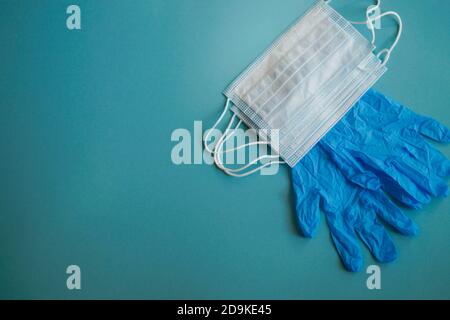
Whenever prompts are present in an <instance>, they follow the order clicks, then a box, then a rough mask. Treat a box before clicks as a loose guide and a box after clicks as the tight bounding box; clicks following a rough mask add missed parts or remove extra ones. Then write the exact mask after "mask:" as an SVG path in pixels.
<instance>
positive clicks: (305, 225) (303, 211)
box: [292, 155, 320, 238]
mask: <svg viewBox="0 0 450 320" xmlns="http://www.w3.org/2000/svg"><path fill="white" fill-rule="evenodd" d="M307 157H308V159H303V160H302V162H301V163H299V164H298V165H297V166H295V167H294V168H293V169H292V189H293V191H294V199H295V212H296V220H297V224H298V227H299V228H300V230H301V232H302V234H303V235H304V236H305V237H308V238H311V237H313V236H314V234H315V232H316V230H317V226H318V225H319V222H320V208H319V205H320V194H319V191H318V186H317V180H316V178H315V177H314V176H313V175H312V174H311V173H310V172H309V170H308V169H307V168H306V167H305V166H304V163H305V162H306V161H307V160H313V159H312V158H311V156H310V155H307Z"/></svg>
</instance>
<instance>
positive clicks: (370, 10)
mask: <svg viewBox="0 0 450 320" xmlns="http://www.w3.org/2000/svg"><path fill="white" fill-rule="evenodd" d="M331 1H332V0H324V2H325V3H326V4H330V3H331ZM380 6H381V0H377V4H376V5H375V6H373V7H368V8H367V11H366V21H349V22H350V23H352V24H366V25H367V26H368V27H369V29H370V32H371V33H372V45H374V46H375V41H376V32H375V27H374V25H373V24H374V22H375V21H377V20H380V19H381V18H383V17H385V16H393V17H394V18H396V20H397V22H398V32H397V37H396V38H395V41H394V43H393V44H392V45H391V47H390V48H386V49H383V50H381V51H380V52H378V54H377V58H378V59H380V60H381V57H382V56H383V55H384V58H383V59H382V60H383V62H382V64H381V65H382V66H385V65H386V64H387V62H388V61H389V59H390V57H391V53H392V51H393V50H394V49H395V47H396V46H397V44H398V42H399V40H400V38H401V35H402V32H403V21H402V18H401V17H400V15H399V14H398V13H397V12H395V11H387V12H383V13H381V14H379V15H377V16H375V17H371V16H370V14H371V13H373V12H374V11H375V10H377V9H379V8H380Z"/></svg>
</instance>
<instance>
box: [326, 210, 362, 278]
mask: <svg viewBox="0 0 450 320" xmlns="http://www.w3.org/2000/svg"><path fill="white" fill-rule="evenodd" d="M326 217H327V223H328V227H329V229H330V233H331V237H332V239H333V242H334V245H335V247H336V251H337V252H338V254H339V257H340V258H341V261H342V263H343V264H344V267H345V268H346V269H347V270H348V271H352V272H356V271H360V270H361V267H362V264H363V258H362V254H361V249H360V246H359V244H358V239H357V236H356V234H355V231H354V230H353V228H352V227H351V226H349V225H348V224H347V223H346V222H345V221H344V219H343V213H342V212H338V213H334V212H332V211H328V212H326Z"/></svg>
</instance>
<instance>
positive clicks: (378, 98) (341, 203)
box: [292, 90, 450, 271]
mask: <svg viewBox="0 0 450 320" xmlns="http://www.w3.org/2000/svg"><path fill="white" fill-rule="evenodd" d="M422 135H425V136H428V137H430V138H432V139H434V140H437V141H442V142H448V141H449V137H450V134H449V131H448V129H446V128H445V127H444V126H442V125H441V124H439V123H438V122H437V121H435V120H433V119H430V118H425V117H422V116H419V115H416V114H415V113H413V112H411V111H409V110H408V109H406V108H405V107H403V106H401V105H399V104H398V103H396V102H393V101H391V100H389V99H388V98H386V97H385V96H383V95H382V94H380V93H378V92H376V91H375V90H370V91H369V92H368V93H366V95H365V96H364V97H363V98H362V99H361V100H360V101H359V102H358V103H357V104H356V105H355V107H354V108H353V109H352V110H351V111H350V112H349V113H348V114H347V115H346V116H345V117H344V119H343V120H341V122H340V123H339V124H337V125H336V126H335V127H334V128H333V130H331V131H330V133H328V134H327V136H326V137H324V138H323V139H322V141H321V142H320V143H319V144H318V145H317V146H316V147H315V148H314V149H313V151H311V152H310V153H309V154H308V155H307V156H306V157H305V158H304V159H303V160H302V161H301V162H300V163H299V164H298V165H297V166H296V168H294V169H293V171H292V176H293V186H294V191H295V196H296V209H297V218H298V223H299V226H300V228H301V229H302V231H303V233H304V234H305V236H312V235H313V234H314V232H315V230H316V228H317V224H318V221H319V217H320V215H319V208H320V207H321V208H322V209H323V211H324V212H325V215H326V217H327V221H328V224H329V226H330V231H331V234H332V238H333V241H334V243H335V245H336V248H337V250H338V252H339V255H340V256H341V258H342V261H343V263H344V265H345V266H346V268H347V269H348V270H351V271H355V270H358V269H359V268H360V267H361V264H362V260H361V254H360V252H359V248H358V246H357V244H356V236H355V233H358V234H359V235H360V237H361V238H362V239H363V241H364V242H365V243H366V244H367V246H368V247H369V249H370V250H371V252H372V253H373V255H374V256H375V258H377V259H378V260H380V261H384V262H386V261H391V260H393V259H394V258H395V255H396V254H395V247H394V245H393V243H392V241H391V240H390V238H389V236H387V234H386V233H385V231H384V229H383V230H382V231H381V229H380V228H373V231H374V233H373V234H372V235H370V232H369V231H368V230H371V229H370V228H367V227H364V226H367V225H370V223H369V222H368V221H371V223H372V225H376V223H375V222H373V221H375V214H374V213H373V212H375V213H377V214H378V215H380V216H381V217H383V218H384V219H385V220H386V221H387V222H388V223H389V224H391V225H392V226H394V227H395V228H396V229H397V230H399V231H400V232H402V233H404V234H415V233H416V232H417V227H416V226H415V225H414V223H412V221H410V220H407V218H406V217H405V216H404V215H403V214H402V213H401V211H399V209H398V208H397V207H396V206H395V205H394V204H393V203H392V202H390V201H389V199H388V198H386V196H385V195H384V193H383V192H382V190H384V191H386V192H387V193H389V194H391V195H392V196H394V197H395V198H396V199H398V200H400V201H401V202H402V203H404V204H407V205H409V206H411V207H419V206H420V205H421V204H422V203H426V202H428V201H429V199H430V197H431V196H444V195H446V194H447V185H446V183H445V181H443V180H442V177H447V176H448V175H449V172H450V162H449V161H448V160H447V159H446V158H445V156H443V155H442V154H441V153H439V152H438V151H437V150H435V149H434V148H433V147H431V146H430V145H429V144H428V143H427V142H426V141H425V140H424V139H423V138H422ZM319 168H320V169H319ZM344 176H345V178H346V179H345V178H344ZM355 212H356V213H355ZM364 212H367V215H368V217H364V216H363V214H364ZM390 213H391V215H390ZM355 217H356V218H355ZM405 226H408V227H405ZM382 240H384V241H382ZM374 244H378V246H375V245H374ZM387 253H390V254H387Z"/></svg>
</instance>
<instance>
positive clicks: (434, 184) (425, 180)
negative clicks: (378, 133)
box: [391, 159, 448, 197]
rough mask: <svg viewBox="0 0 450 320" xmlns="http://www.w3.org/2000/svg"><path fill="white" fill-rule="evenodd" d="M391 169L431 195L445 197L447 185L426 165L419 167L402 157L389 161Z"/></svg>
mask: <svg viewBox="0 0 450 320" xmlns="http://www.w3.org/2000/svg"><path fill="white" fill-rule="evenodd" d="M391 165H392V166H391V167H392V171H393V172H398V173H399V174H400V175H401V174H403V175H404V176H406V177H408V178H409V179H410V180H411V181H412V183H414V184H415V185H416V186H417V187H418V188H420V189H422V190H424V191H425V192H427V193H429V194H430V195H432V196H433V197H445V196H447V194H448V186H447V183H446V182H445V181H443V180H442V179H441V178H440V177H438V176H437V175H435V174H434V173H433V170H431V169H429V168H427V167H421V166H420V165H418V163H417V162H414V161H411V159H402V160H397V161H393V162H392V163H391Z"/></svg>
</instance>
